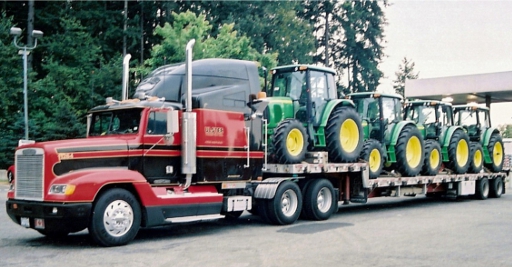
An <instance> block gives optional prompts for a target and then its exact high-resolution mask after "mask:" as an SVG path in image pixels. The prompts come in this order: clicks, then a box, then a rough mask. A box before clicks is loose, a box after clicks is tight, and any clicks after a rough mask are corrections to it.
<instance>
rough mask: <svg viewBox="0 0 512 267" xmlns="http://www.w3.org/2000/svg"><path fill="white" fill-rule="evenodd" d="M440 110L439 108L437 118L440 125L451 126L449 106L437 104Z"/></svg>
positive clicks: (450, 108)
mask: <svg viewBox="0 0 512 267" xmlns="http://www.w3.org/2000/svg"><path fill="white" fill-rule="evenodd" d="M439 108H440V109H441V110H439V114H440V115H441V118H440V119H439V120H440V122H441V123H442V125H444V126H452V125H453V113H452V107H451V106H439Z"/></svg>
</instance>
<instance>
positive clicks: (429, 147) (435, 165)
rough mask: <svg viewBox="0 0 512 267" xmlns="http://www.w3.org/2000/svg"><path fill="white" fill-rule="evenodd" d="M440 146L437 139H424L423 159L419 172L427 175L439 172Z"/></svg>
mask: <svg viewBox="0 0 512 267" xmlns="http://www.w3.org/2000/svg"><path fill="white" fill-rule="evenodd" d="M441 161H442V159H441V146H440V145H439V143H438V142H437V141H434V140H426V141H425V159H424V163H423V169H422V170H421V173H422V174H424V175H428V176H434V175H437V173H439V169H440V168H441Z"/></svg>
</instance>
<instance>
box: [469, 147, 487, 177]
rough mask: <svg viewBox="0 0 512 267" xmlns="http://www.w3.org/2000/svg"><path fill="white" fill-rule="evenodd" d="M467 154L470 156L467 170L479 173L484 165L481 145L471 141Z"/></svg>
mask: <svg viewBox="0 0 512 267" xmlns="http://www.w3.org/2000/svg"><path fill="white" fill-rule="evenodd" d="M469 154H470V156H471V160H470V161H469V170H468V172H470V173H479V172H480V171H481V170H482V168H483V166H484V152H483V150H482V145H480V143H478V142H471V144H470V145H469Z"/></svg>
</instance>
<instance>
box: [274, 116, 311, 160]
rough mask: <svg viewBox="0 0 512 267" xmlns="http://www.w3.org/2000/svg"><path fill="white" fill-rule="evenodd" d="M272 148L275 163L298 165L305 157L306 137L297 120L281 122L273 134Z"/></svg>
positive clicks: (302, 127) (304, 130)
mask: <svg viewBox="0 0 512 267" xmlns="http://www.w3.org/2000/svg"><path fill="white" fill-rule="evenodd" d="M272 142H273V144H272V147H273V148H274V150H273V151H274V156H275V158H276V161H277V163H282V164H294V163H300V162H301V161H303V160H304V158H305V156H306V150H307V147H308V136H307V134H306V129H305V128H304V126H303V125H302V123H301V122H300V121H298V120H285V121H283V122H281V123H280V124H279V125H278V126H277V127H276V130H275V132H274V136H273V138H272Z"/></svg>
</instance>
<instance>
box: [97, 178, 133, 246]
mask: <svg viewBox="0 0 512 267" xmlns="http://www.w3.org/2000/svg"><path fill="white" fill-rule="evenodd" d="M140 222H141V209H140V205H139V202H138V201H137V199H136V198H135V197H134V196H133V194H132V193H130V192H128V191H127V190H125V189H121V188H114V189H110V190H108V191H106V192H104V193H103V194H101V195H100V197H99V198H98V200H97V201H96V202H95V203H94V208H93V213H92V217H91V221H90V224H89V234H90V235H91V237H92V238H93V240H94V241H96V242H97V243H98V244H100V245H102V246H105V247H110V246H121V245H126V244H127V243H128V242H130V241H131V240H133V239H134V238H135V235H137V232H138V231H139V227H140Z"/></svg>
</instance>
